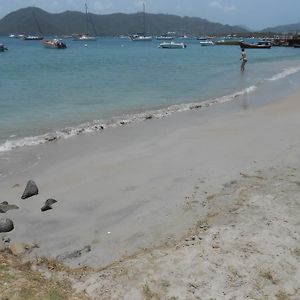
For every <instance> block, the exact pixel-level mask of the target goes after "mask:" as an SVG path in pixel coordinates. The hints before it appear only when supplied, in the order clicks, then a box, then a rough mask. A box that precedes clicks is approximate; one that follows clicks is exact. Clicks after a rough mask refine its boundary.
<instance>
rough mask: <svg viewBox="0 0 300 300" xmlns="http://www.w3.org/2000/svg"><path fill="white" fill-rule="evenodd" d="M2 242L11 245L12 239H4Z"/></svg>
mask: <svg viewBox="0 0 300 300" xmlns="http://www.w3.org/2000/svg"><path fill="white" fill-rule="evenodd" d="M2 242H3V243H6V244H9V243H10V238H9V237H3V238H2Z"/></svg>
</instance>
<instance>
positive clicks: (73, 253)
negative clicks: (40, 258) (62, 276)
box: [56, 245, 92, 261]
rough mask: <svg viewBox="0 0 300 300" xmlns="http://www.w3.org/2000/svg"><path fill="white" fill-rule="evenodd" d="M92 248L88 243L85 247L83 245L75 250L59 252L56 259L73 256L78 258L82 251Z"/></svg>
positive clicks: (72, 257)
mask: <svg viewBox="0 0 300 300" xmlns="http://www.w3.org/2000/svg"><path fill="white" fill-rule="evenodd" d="M91 250H92V248H91V246H90V245H87V246H85V247H83V248H82V249H80V250H75V251H71V252H66V253H64V254H61V255H59V256H57V258H56V259H57V260H60V261H63V260H66V259H74V258H78V257H80V256H81V255H82V254H83V253H88V252H90V251H91Z"/></svg>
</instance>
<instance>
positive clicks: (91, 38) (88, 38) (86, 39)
mask: <svg viewBox="0 0 300 300" xmlns="http://www.w3.org/2000/svg"><path fill="white" fill-rule="evenodd" d="M96 40H97V38H96V37H95V36H90V35H89V34H88V33H82V34H76V35H74V36H73V41H77V42H78V41H82V42H93V41H96Z"/></svg>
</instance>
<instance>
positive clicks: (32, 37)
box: [22, 35, 44, 41]
mask: <svg viewBox="0 0 300 300" xmlns="http://www.w3.org/2000/svg"><path fill="white" fill-rule="evenodd" d="M22 39H23V40H24V41H41V40H42V39H44V37H43V36H41V35H24V36H23V38H22Z"/></svg>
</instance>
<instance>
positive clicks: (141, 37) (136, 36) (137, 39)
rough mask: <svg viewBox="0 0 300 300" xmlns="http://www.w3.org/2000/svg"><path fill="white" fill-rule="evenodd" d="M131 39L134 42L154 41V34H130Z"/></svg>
mask: <svg viewBox="0 0 300 300" xmlns="http://www.w3.org/2000/svg"><path fill="white" fill-rule="evenodd" d="M130 39H131V40H132V41H133V42H150V41H152V36H145V35H139V34H134V35H131V36H130Z"/></svg>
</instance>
